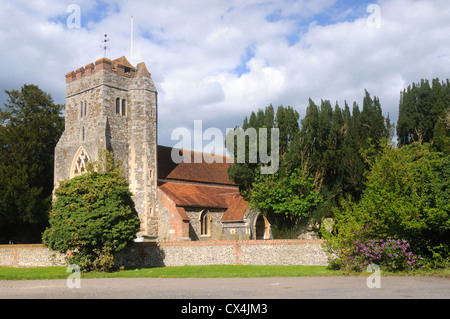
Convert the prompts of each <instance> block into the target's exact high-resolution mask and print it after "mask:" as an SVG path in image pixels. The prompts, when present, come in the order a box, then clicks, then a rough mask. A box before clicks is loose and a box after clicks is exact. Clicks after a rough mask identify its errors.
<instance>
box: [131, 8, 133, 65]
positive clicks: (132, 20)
mask: <svg viewBox="0 0 450 319" xmlns="http://www.w3.org/2000/svg"><path fill="white" fill-rule="evenodd" d="M131 65H134V63H133V16H131Z"/></svg>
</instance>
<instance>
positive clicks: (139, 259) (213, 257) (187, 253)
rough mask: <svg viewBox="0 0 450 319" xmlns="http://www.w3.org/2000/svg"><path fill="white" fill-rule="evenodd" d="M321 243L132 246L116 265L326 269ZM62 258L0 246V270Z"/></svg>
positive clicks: (32, 248) (31, 248)
mask: <svg viewBox="0 0 450 319" xmlns="http://www.w3.org/2000/svg"><path fill="white" fill-rule="evenodd" d="M323 243H324V241H323V240H240V241H232V240H224V241H192V242H159V243H152V242H144V243H135V244H134V245H133V246H132V247H130V248H129V249H128V250H127V251H125V252H122V253H120V254H119V255H118V256H116V265H118V266H128V267H164V266H185V265H318V266H326V265H328V257H327V255H326V253H325V251H324V250H323V248H322V244H323ZM64 258H65V256H64V255H62V254H59V253H55V252H52V251H50V250H49V249H48V248H45V247H43V246H42V245H3V246H0V266H8V267H45V266H65V265H67V264H66V263H65V259H64Z"/></svg>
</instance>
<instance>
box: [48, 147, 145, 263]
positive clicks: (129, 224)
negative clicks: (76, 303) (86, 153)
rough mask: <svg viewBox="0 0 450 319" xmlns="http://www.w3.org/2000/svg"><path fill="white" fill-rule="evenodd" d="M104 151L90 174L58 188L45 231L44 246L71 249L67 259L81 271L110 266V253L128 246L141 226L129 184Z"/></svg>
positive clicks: (111, 255) (112, 253) (61, 250)
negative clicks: (48, 224) (101, 159)
mask: <svg viewBox="0 0 450 319" xmlns="http://www.w3.org/2000/svg"><path fill="white" fill-rule="evenodd" d="M105 154H106V153H105ZM105 154H103V156H101V158H102V157H103V161H100V163H96V164H94V165H90V167H89V168H88V173H86V174H84V175H81V176H78V177H76V178H73V179H71V180H67V181H65V182H63V183H61V185H60V186H59V187H58V188H57V189H56V191H55V195H56V201H55V202H54V203H53V208H52V211H51V212H50V221H49V222H50V227H48V228H47V229H46V231H45V232H44V234H43V243H44V245H46V246H47V247H49V248H51V249H52V250H54V251H59V252H61V253H67V252H69V254H68V258H67V259H68V260H67V261H68V263H69V264H76V265H78V266H79V267H80V269H81V270H83V271H110V270H112V269H113V268H114V254H115V253H117V252H119V251H121V250H123V249H125V248H126V247H127V246H128V245H129V244H131V243H132V242H133V240H134V239H135V238H136V233H137V232H138V231H139V229H140V220H139V216H138V213H137V212H136V210H135V208H134V203H133V200H132V194H131V192H130V190H129V188H128V184H127V182H126V180H125V178H124V177H123V175H122V173H121V171H120V169H118V167H119V166H118V165H114V164H112V156H110V155H108V154H106V155H105ZM107 158H109V160H106V159H107Z"/></svg>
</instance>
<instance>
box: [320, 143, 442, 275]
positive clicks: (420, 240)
mask: <svg viewBox="0 0 450 319" xmlns="http://www.w3.org/2000/svg"><path fill="white" fill-rule="evenodd" d="M367 176H368V178H367V181H366V188H365V189H364V192H363V194H362V197H361V200H360V201H352V200H345V201H343V205H342V207H341V208H335V220H336V224H335V232H334V233H333V234H328V235H329V237H327V239H328V244H329V247H330V248H332V250H334V251H335V252H337V253H338V255H339V254H341V253H342V254H344V255H345V254H346V252H349V251H351V250H352V247H353V243H354V241H355V240H357V239H358V240H364V239H377V240H379V239H384V240H386V239H392V238H394V239H399V240H406V241H407V242H408V243H410V244H411V248H412V250H413V252H414V253H415V254H418V255H421V256H422V257H424V258H425V259H426V260H428V261H429V262H430V264H431V266H433V267H434V266H444V267H448V263H449V261H450V259H449V249H450V240H449V239H450V213H449V212H450V157H449V156H443V155H442V153H439V152H435V151H433V150H432V147H431V144H429V143H425V144H423V145H421V144H420V143H418V142H415V143H412V144H410V145H407V146H404V147H402V148H400V149H397V148H395V147H393V145H390V144H388V143H386V146H385V147H383V148H382V150H381V151H380V153H379V154H378V155H377V156H376V157H375V158H374V161H373V162H372V165H371V168H370V170H369V172H368V174H367ZM325 233H326V232H325Z"/></svg>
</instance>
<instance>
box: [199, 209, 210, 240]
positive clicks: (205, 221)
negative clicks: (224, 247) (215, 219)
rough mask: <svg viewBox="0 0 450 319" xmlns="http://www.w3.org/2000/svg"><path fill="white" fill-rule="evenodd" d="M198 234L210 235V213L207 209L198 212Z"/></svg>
mask: <svg viewBox="0 0 450 319" xmlns="http://www.w3.org/2000/svg"><path fill="white" fill-rule="evenodd" d="M200 235H201V236H209V235H211V213H210V212H209V211H207V210H204V211H203V212H202V213H201V214H200Z"/></svg>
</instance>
